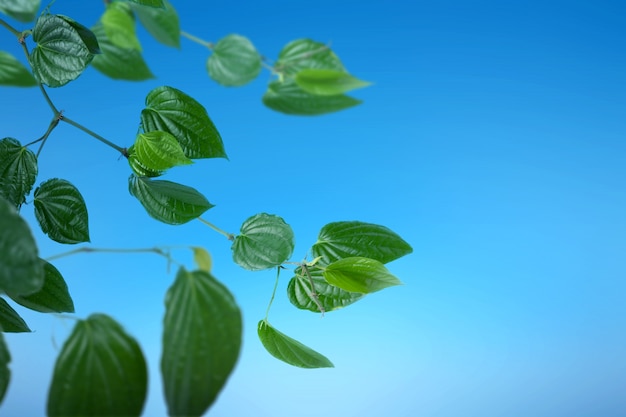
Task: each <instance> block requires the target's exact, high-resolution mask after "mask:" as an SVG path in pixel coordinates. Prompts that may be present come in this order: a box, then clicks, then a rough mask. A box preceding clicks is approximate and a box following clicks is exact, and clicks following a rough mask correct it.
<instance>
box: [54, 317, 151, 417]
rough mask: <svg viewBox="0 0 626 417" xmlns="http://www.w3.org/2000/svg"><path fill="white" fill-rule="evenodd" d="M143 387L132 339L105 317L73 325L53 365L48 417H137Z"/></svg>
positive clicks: (143, 370) (141, 363)
mask: <svg viewBox="0 0 626 417" xmlns="http://www.w3.org/2000/svg"><path fill="white" fill-rule="evenodd" d="M147 388H148V369H147V366H146V360H145V359H144V356H143V353H142V352H141V348H140V347H139V344H138V343H137V341H136V340H135V339H134V338H133V337H131V336H130V335H129V334H128V333H126V331H125V330H124V329H123V328H122V326H120V325H119V324H118V323H117V322H116V321H115V320H113V319H112V318H111V317H109V316H106V315H104V314H92V315H91V316H89V317H88V318H87V319H86V320H80V321H78V323H76V325H75V326H74V329H73V330H72V333H71V334H70V337H69V338H68V339H67V340H66V341H65V343H64V344H63V347H62V348H61V352H60V353H59V356H58V358H57V361H56V364H55V366H54V374H53V376H52V382H51V384H50V388H49V391H48V405H47V412H48V414H47V415H48V416H51V417H52V416H129V417H130V416H139V415H141V411H142V409H143V405H144V402H145V399H146V394H147Z"/></svg>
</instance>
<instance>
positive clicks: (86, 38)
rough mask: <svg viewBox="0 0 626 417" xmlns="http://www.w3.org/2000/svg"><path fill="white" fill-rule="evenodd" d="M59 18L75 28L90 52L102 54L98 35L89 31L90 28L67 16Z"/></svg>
mask: <svg viewBox="0 0 626 417" xmlns="http://www.w3.org/2000/svg"><path fill="white" fill-rule="evenodd" d="M58 17H60V18H61V19H63V20H65V21H66V22H67V23H68V24H69V25H70V26H72V27H73V28H74V30H75V31H76V33H77V34H78V36H80V39H82V41H83V42H84V43H85V46H86V47H87V49H89V52H91V53H92V54H94V55H95V54H99V53H100V52H101V51H100V45H98V38H96V35H95V34H94V33H93V32H92V31H91V30H89V28H87V27H85V26H83V25H81V24H80V23H78V22H77V21H75V20H74V19H72V18H69V17H67V16H63V15H58Z"/></svg>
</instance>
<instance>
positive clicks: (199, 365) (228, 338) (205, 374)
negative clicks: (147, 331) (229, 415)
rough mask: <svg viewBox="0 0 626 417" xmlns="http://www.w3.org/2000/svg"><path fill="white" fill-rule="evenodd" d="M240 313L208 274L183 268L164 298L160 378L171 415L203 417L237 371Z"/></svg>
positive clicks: (239, 347) (228, 293)
mask: <svg viewBox="0 0 626 417" xmlns="http://www.w3.org/2000/svg"><path fill="white" fill-rule="evenodd" d="M241 336H242V320H241V312H240V310H239V307H238V306H237V303H236V302H235V299H234V298H233V295H232V294H231V293H230V291H229V290H228V289H227V288H226V287H225V286H224V285H222V284H221V283H220V282H219V281H217V280H216V279H215V278H214V277H213V276H212V275H211V274H209V273H208V272H206V271H193V272H188V271H186V270H185V269H184V268H181V269H180V270H179V271H178V274H177V275H176V281H175V282H174V284H173V285H172V286H171V287H170V289H169V290H168V292H167V295H166V297H165V318H164V320H163V354H162V356H161V374H162V377H163V387H164V390H165V400H166V402H167V407H168V411H169V415H174V416H201V415H203V414H204V413H205V412H206V410H207V409H208V408H209V407H210V406H211V404H212V403H213V402H214V401H215V399H216V398H217V395H218V394H219V392H220V391H221V389H222V388H223V386H224V384H225V383H226V381H227V379H228V377H229V375H230V373H231V372H232V370H233V368H234V366H235V364H236V363H237V359H238V357H239V351H240V349H241Z"/></svg>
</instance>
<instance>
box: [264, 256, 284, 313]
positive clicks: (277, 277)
mask: <svg viewBox="0 0 626 417" xmlns="http://www.w3.org/2000/svg"><path fill="white" fill-rule="evenodd" d="M282 268H283V267H282V266H280V265H278V267H276V282H274V290H273V291H272V297H271V298H270V303H269V304H268V305H267V310H266V311H265V322H267V317H268V316H269V315H270V308H271V307H272V303H273V302H274V297H275V296H276V289H277V288H278V279H279V278H280V270H281V269H282Z"/></svg>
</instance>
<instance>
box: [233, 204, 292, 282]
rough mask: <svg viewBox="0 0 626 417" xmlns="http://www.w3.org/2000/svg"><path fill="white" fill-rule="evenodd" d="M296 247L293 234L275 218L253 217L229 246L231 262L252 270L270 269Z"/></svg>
mask: <svg viewBox="0 0 626 417" xmlns="http://www.w3.org/2000/svg"><path fill="white" fill-rule="evenodd" d="M294 246H295V241H294V236H293V231H292V230H291V226H289V225H288V224H287V223H285V221H284V220H283V219H282V218H281V217H278V216H275V215H273V214H267V213H260V214H256V215H254V216H252V217H250V218H248V219H247V220H246V221H245V222H244V223H243V224H242V225H241V231H240V234H239V235H238V236H237V237H235V241H234V242H233V245H232V247H231V248H232V251H233V260H234V261H235V262H236V263H237V264H239V266H241V267H242V268H245V269H249V270H251V271H259V270H262V269H268V268H273V267H275V266H278V265H280V264H282V263H283V262H284V261H286V260H287V259H289V257H290V256H291V254H292V253H293V248H294Z"/></svg>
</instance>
